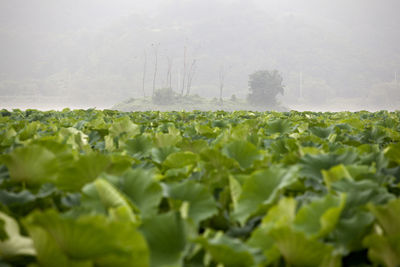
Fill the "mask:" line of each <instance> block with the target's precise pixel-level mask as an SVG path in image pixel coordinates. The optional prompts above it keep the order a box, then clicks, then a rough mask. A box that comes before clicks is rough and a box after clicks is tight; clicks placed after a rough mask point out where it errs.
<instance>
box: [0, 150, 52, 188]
mask: <svg viewBox="0 0 400 267" xmlns="http://www.w3.org/2000/svg"><path fill="white" fill-rule="evenodd" d="M2 160H3V162H4V163H5V164H6V165H7V168H8V171H9V172H10V177H11V179H12V180H13V181H16V182H25V183H27V184H41V183H45V182H48V181H52V180H53V179H54V177H55V174H56V171H57V167H58V166H57V159H56V157H55V155H54V154H53V153H52V152H51V151H49V150H47V149H46V148H44V147H42V146H39V145H29V146H26V147H19V148H16V149H15V150H14V151H13V152H11V154H8V155H4V156H3V157H2Z"/></svg>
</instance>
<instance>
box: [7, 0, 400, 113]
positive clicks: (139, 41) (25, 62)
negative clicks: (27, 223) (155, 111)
mask: <svg viewBox="0 0 400 267" xmlns="http://www.w3.org/2000/svg"><path fill="white" fill-rule="evenodd" d="M399 13H400V1H398V0H351V1H348V0H335V1H333V0H331V1H327V0H253V1H251V0H236V1H235V0H212V1H211V0H202V1H199V0H154V1H147V2H145V1H129V0H114V1H106V0H57V1H54V0H30V1H26V0H0V108H14V107H15V108H28V107H32V108H60V107H61V108H62V107H67V106H69V107H72V108H77V107H79V108H87V107H97V108H109V107H111V106H113V105H114V104H117V103H119V102H121V101H125V100H127V99H129V98H143V91H142V78H143V70H144V63H145V58H146V79H145V94H146V96H147V97H148V96H150V95H151V94H152V86H153V74H154V64H155V47H158V51H157V61H158V62H157V63H158V64H157V77H156V81H155V83H156V88H162V87H166V86H167V83H168V81H167V72H168V65H169V64H170V66H171V68H170V69H171V84H172V88H173V89H174V90H176V91H180V86H181V83H182V81H181V80H182V71H183V59H184V50H185V49H184V47H186V58H187V62H188V63H187V64H191V63H192V62H193V61H194V60H195V62H196V63H195V66H196V68H195V73H194V76H193V81H192V89H191V93H192V94H198V95H200V96H202V97H208V98H214V97H218V96H219V72H220V70H221V68H222V67H223V69H224V71H225V81H224V83H225V85H224V91H223V97H226V98H230V97H231V96H232V95H233V94H235V95H236V96H237V97H239V98H246V95H247V94H248V92H249V91H248V78H249V74H251V73H252V72H254V71H256V70H263V69H268V70H273V69H277V70H278V71H279V72H280V73H281V75H282V77H283V83H284V85H285V93H284V95H283V96H279V99H278V101H279V102H280V103H281V104H282V105H283V106H286V107H288V108H289V109H299V110H305V109H307V110H360V109H369V110H377V109H392V110H393V109H399V103H400V85H399V82H398V80H399V79H400V29H399V25H400V14H399Z"/></svg>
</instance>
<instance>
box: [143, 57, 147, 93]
mask: <svg viewBox="0 0 400 267" xmlns="http://www.w3.org/2000/svg"><path fill="white" fill-rule="evenodd" d="M146 65H147V54H146V50H144V63H143V79H142V91H143V97H144V98H146V93H145V90H144V84H145V81H146Z"/></svg>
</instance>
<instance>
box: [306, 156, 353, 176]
mask: <svg viewBox="0 0 400 267" xmlns="http://www.w3.org/2000/svg"><path fill="white" fill-rule="evenodd" d="M356 159H357V154H356V153H355V152H353V151H352V150H349V151H344V152H343V153H340V154H318V155H311V154H307V155H305V156H303V157H302V158H301V160H300V162H301V164H302V169H301V175H302V176H304V177H310V178H313V179H316V180H320V179H322V173H321V171H322V170H329V169H330V168H332V167H333V166H336V165H339V164H352V163H354V162H355V160H356Z"/></svg>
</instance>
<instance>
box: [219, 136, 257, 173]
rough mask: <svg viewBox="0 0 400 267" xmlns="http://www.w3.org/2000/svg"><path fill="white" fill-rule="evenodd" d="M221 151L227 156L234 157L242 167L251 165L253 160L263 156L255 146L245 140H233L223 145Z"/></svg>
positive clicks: (246, 167)
mask: <svg viewBox="0 0 400 267" xmlns="http://www.w3.org/2000/svg"><path fill="white" fill-rule="evenodd" d="M222 151H223V153H224V154H225V155H226V156H228V157H229V158H233V159H235V160H236V161H237V162H238V163H239V165H240V167H241V168H242V169H248V168H250V167H252V166H253V164H254V161H256V160H261V159H262V158H263V157H262V154H261V153H260V151H258V149H257V148H256V146H255V145H253V144H252V143H250V142H247V141H234V142H232V143H229V144H227V145H225V146H224V148H223V149H222Z"/></svg>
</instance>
